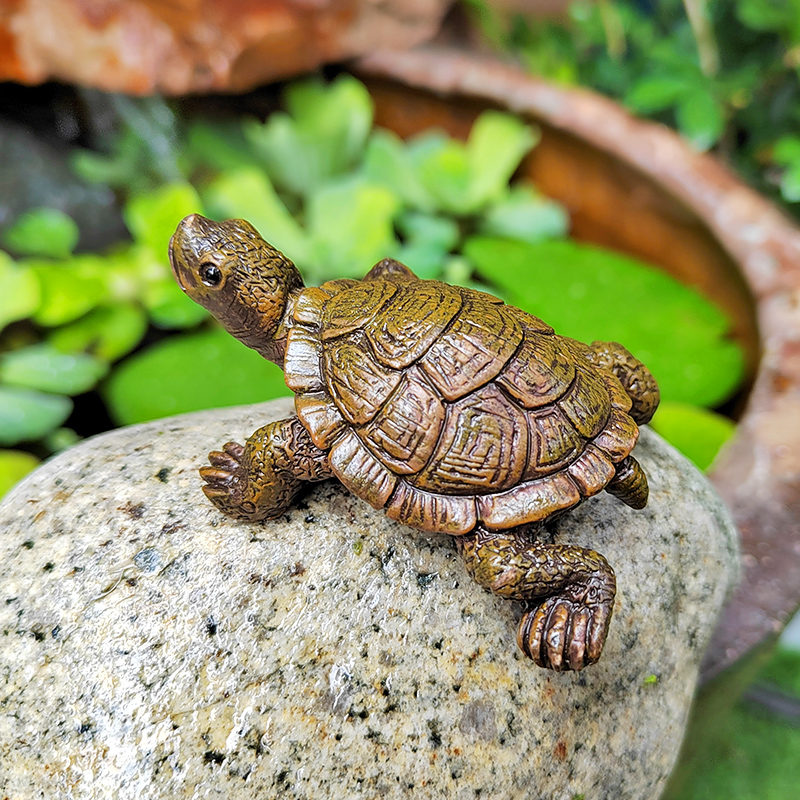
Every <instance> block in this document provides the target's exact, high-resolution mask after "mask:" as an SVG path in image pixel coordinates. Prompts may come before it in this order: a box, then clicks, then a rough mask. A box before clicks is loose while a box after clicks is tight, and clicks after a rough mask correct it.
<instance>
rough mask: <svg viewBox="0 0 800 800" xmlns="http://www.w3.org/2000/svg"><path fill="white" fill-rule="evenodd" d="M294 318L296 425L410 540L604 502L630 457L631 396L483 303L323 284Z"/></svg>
mask: <svg viewBox="0 0 800 800" xmlns="http://www.w3.org/2000/svg"><path fill="white" fill-rule="evenodd" d="M331 292H338V294H333V295H332V296H331ZM306 295H308V297H306ZM294 316H295V319H296V320H297V321H298V322H299V323H300V325H298V326H297V327H296V328H294V329H292V331H291V333H290V336H289V340H288V344H287V354H286V375H287V384H289V385H290V386H291V387H292V388H295V387H297V388H296V389H295V391H296V392H297V394H296V409H297V414H298V416H299V418H300V419H301V421H302V422H303V423H304V424H305V425H306V427H307V428H308V430H309V432H310V433H311V435H312V438H313V439H314V442H315V444H317V445H318V446H319V447H324V448H330V461H331V467H332V470H333V472H334V473H335V474H336V475H337V477H339V479H340V480H341V481H342V482H343V483H344V484H345V485H346V486H348V487H349V488H350V489H351V490H352V491H353V493H354V494H356V495H357V496H358V497H361V498H362V499H364V500H366V501H367V502H369V503H370V504H372V505H373V506H375V507H384V508H385V509H386V513H387V515H388V516H389V517H391V518H393V519H397V520H400V521H402V522H404V523H405V524H408V525H411V526H412V527H417V528H421V529H423V530H439V531H442V532H446V533H453V534H460V533H466V532H468V531H471V530H472V529H473V528H474V527H475V525H476V524H477V523H478V522H479V521H482V522H483V523H484V524H485V525H486V526H487V527H489V528H493V529H505V528H508V527H511V526H514V525H519V524H524V523H529V522H535V521H537V520H540V519H544V518H546V517H547V516H549V515H550V514H552V513H553V512H555V511H559V510H562V509H566V508H569V507H571V506H574V505H577V504H578V503H579V502H580V500H581V499H582V498H583V497H589V496H591V495H593V494H596V493H597V492H599V491H601V490H602V489H603V488H605V486H606V485H607V484H608V482H609V481H610V480H611V479H612V478H613V476H614V470H615V467H614V464H615V463H617V462H619V461H621V460H622V459H623V458H625V456H627V455H628V454H629V453H630V451H631V450H632V449H633V446H634V444H635V442H636V438H637V435H638V428H637V426H636V424H635V423H634V422H633V420H632V419H631V418H630V417H629V416H628V414H627V411H628V410H629V409H630V407H631V400H630V397H629V396H628V395H627V393H626V392H625V390H624V388H623V387H622V384H621V383H620V382H619V380H617V378H616V377H614V375H612V374H610V373H606V372H605V371H599V370H597V369H596V368H595V367H594V366H593V364H592V363H591V361H590V360H589V358H588V357H587V356H586V353H588V352H589V348H588V347H587V346H586V345H582V344H581V343H579V342H573V341H572V340H570V339H566V338H565V337H560V336H556V335H554V334H553V332H552V328H550V327H549V326H547V325H545V324H544V323H542V322H541V321H539V320H537V319H536V318H534V317H528V315H526V314H524V312H521V311H519V309H514V308H512V307H510V306H505V305H503V304H502V303H499V302H498V301H497V300H496V299H495V298H491V297H490V296H488V295H487V296H484V295H483V294H482V293H478V292H474V291H472V290H468V289H457V288H454V287H450V286H447V285H445V284H440V283H437V282H433V281H408V282H400V281H395V282H392V281H389V280H383V279H377V280H370V281H363V282H351V281H334V282H330V284H326V285H324V286H323V287H320V289H307V290H304V291H303V293H302V295H301V298H300V299H299V300H298V302H297V305H296V309H295V314H294ZM295 331H297V332H295ZM584 351H586V352H584ZM290 373H291V375H290ZM295 373H296V374H295ZM459 378H460V381H461V382H460V383H459V381H458V379H459ZM290 381H291V383H290Z"/></svg>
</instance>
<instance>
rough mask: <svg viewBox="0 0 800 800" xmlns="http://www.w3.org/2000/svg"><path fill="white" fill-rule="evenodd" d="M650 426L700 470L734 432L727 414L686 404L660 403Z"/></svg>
mask: <svg viewBox="0 0 800 800" xmlns="http://www.w3.org/2000/svg"><path fill="white" fill-rule="evenodd" d="M650 425H651V426H652V428H653V430H655V431H656V432H657V433H659V434H661V436H663V437H664V438H665V439H666V440H667V441H668V442H669V443H670V444H672V445H673V446H674V447H676V448H677V449H678V450H680V451H681V452H682V453H683V454H684V455H685V456H686V457H687V458H688V459H690V460H691V461H693V462H694V463H695V465H696V466H697V467H698V469H701V470H708V469H709V468H710V467H711V465H712V463H713V462H714V459H715V458H716V457H717V454H718V453H719V451H720V449H721V448H722V446H723V445H724V444H725V442H727V441H728V440H729V439H730V438H731V437H732V436H733V434H734V432H735V431H736V424H735V423H734V422H733V420H731V419H728V417H723V416H722V415H721V414H715V413H714V412H713V411H709V410H708V409H706V408H698V407H697V406H692V405H688V404H686V403H670V402H662V403H661V405H660V406H659V407H658V411H656V413H655V416H654V417H653V420H652V422H651V423H650Z"/></svg>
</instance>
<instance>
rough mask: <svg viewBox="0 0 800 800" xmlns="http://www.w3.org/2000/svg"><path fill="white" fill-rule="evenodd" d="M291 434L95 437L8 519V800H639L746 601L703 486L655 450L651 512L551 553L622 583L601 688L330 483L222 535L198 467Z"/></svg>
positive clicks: (3, 641) (605, 521)
mask: <svg viewBox="0 0 800 800" xmlns="http://www.w3.org/2000/svg"><path fill="white" fill-rule="evenodd" d="M289 408H290V406H288V405H287V401H276V402H275V403H272V404H267V405H262V406H254V407H248V408H243V409H223V410H216V411H207V412H201V413H198V414H191V415H187V416H184V417H178V418H173V419H169V420H162V421H159V422H154V423H148V424H146V425H141V426H136V427H133V428H129V429H124V430H120V431H116V432H113V433H110V434H105V435H102V436H99V437H96V438H95V439H92V440H89V441H87V442H85V443H83V444H81V445H79V446H77V447H75V448H74V449H72V450H70V451H68V452H67V453H65V454H63V455H61V456H59V457H58V458H56V459H54V460H53V461H51V462H49V463H48V464H45V465H44V466H43V467H41V468H40V469H39V470H38V471H36V472H35V473H33V474H32V475H31V476H30V477H29V478H27V479H26V480H25V481H24V482H23V483H22V484H20V486H19V487H18V488H17V489H16V490H14V491H13V492H12V493H11V494H10V495H9V496H8V497H7V499H6V500H5V502H4V503H3V505H2V506H0V563H2V565H3V567H2V575H1V576H0V708H1V709H2V714H0V764H2V765H3V769H2V770H1V771H0V797H9V798H14V800H18V799H20V800H22V799H24V798H33V797H47V798H57V799H59V800H60V799H61V798H72V799H75V798H80V799H81V800H88V799H89V798H107V797H115V798H118V799H119V800H138V798H141V797H147V798H152V799H153V800H161V799H162V798H163V800H167V799H169V800H178V799H179V798H190V797H191V798H199V797H204V798H211V797H220V798H222V797H224V798H226V800H237V798H248V800H249V799H250V798H254V797H257V798H273V797H281V798H289V799H291V800H294V799H296V800H300V799H301V798H303V799H310V798H313V799H314V800H321V799H322V798H343V797H347V798H375V797H382V798H406V797H414V798H454V800H467V798H476V797H482V798H493V800H511V799H512V798H514V800H517V799H518V798H531V799H532V800H533V799H534V798H535V799H536V800H544V799H546V800H550V799H552V800H574V798H576V797H586V798H592V800H605V799H606V798H608V799H609V800H610V799H611V798H613V800H626V799H628V798H629V799H630V800H648V798H652V799H653V800H655V798H657V797H658V795H659V793H660V789H661V788H662V787H663V784H664V781H665V779H666V777H667V775H668V774H669V772H670V770H671V768H672V766H673V763H674V761H675V758H676V756H677V752H678V748H679V746H680V741H681V735H682V732H683V727H684V723H685V721H686V716H687V711H688V708H689V705H690V702H691V699H692V694H693V691H694V688H695V684H696V679H697V674H698V665H699V663H700V659H701V656H702V654H703V649H704V647H705V645H706V643H707V642H708V640H709V637H710V635H711V632H712V629H713V626H714V622H715V620H716V618H717V615H718V613H719V611H720V608H721V606H722V604H723V602H724V600H725V598H726V595H727V594H728V593H729V591H730V589H731V587H732V585H733V583H734V582H735V581H736V579H737V576H738V544H737V537H736V532H735V529H734V528H733V525H732V523H731V521H730V518H729V516H728V514H727V512H726V511H725V509H724V507H723V506H722V505H721V503H720V501H719V500H718V498H717V497H716V495H715V494H714V492H713V490H712V489H711V487H710V485H709V484H708V483H707V481H706V480H705V479H704V478H703V477H702V476H701V475H700V474H699V473H698V472H697V471H696V470H695V469H694V468H693V467H692V466H691V465H690V464H689V463H688V462H687V461H686V460H685V459H683V458H682V457H681V456H679V455H678V454H677V453H676V452H675V451H674V450H672V448H670V447H669V446H668V445H667V444H665V443H664V442H663V441H662V440H660V439H659V438H658V437H657V436H656V435H655V434H653V433H652V432H650V431H649V430H647V429H646V430H644V431H643V433H642V437H641V441H640V444H639V445H638V446H637V450H636V454H637V457H638V458H639V459H640V461H641V462H642V464H643V465H644V467H645V469H646V470H647V472H648V473H649V476H650V485H651V500H650V504H649V505H648V507H647V508H646V509H645V510H644V511H633V510H631V509H629V508H627V507H626V506H623V505H622V504H621V503H619V502H618V501H617V500H615V499H613V498H612V497H611V496H609V495H603V496H602V497H599V498H595V499H593V500H590V501H588V502H586V503H584V504H583V506H581V507H580V508H578V509H577V510H575V511H574V512H572V513H571V514H569V515H566V516H564V517H562V518H561V519H559V520H558V521H557V522H555V523H553V524H551V525H550V526H549V529H548V530H547V531H546V532H544V533H543V535H545V536H549V537H552V538H553V539H555V540H557V541H567V542H574V543H576V544H580V545H584V546H591V547H593V548H595V549H597V550H599V551H600V552H602V553H604V554H605V555H606V556H607V558H608V560H609V561H610V562H611V564H612V565H613V566H614V568H615V569H616V573H617V579H618V584H619V592H618V597H617V603H616V608H615V616H614V620H613V622H612V626H611V632H610V635H609V638H608V641H607V644H606V648H605V652H604V653H603V656H602V658H601V660H600V662H599V663H598V664H596V665H594V666H591V667H589V668H587V669H585V670H584V671H583V672H581V673H563V674H555V673H552V672H549V671H546V670H542V669H540V668H538V667H536V666H535V665H534V664H533V663H532V662H530V661H528V660H527V659H525V658H524V657H523V656H522V655H521V654H520V653H519V652H518V651H517V649H516V646H515V644H514V636H515V629H516V622H515V618H516V617H517V616H518V614H519V608H518V607H516V606H515V604H513V603H509V602H507V601H504V600H501V599H497V598H495V597H493V596H492V595H490V594H488V593H486V592H484V591H483V590H482V589H481V588H479V587H478V586H477V585H476V584H474V583H473V582H472V581H471V580H470V579H469V578H468V577H467V575H466V573H465V571H464V567H463V564H462V563H461V561H460V559H459V557H458V555H457V553H456V551H455V547H454V545H453V542H452V540H451V539H450V538H449V537H447V536H443V535H425V534H420V533H417V532H415V531H412V530H410V529H408V528H405V527H403V526H401V525H398V524H396V523H394V522H391V521H390V520H387V519H386V518H385V517H384V515H383V514H382V513H381V512H378V511H374V510H373V509H371V508H369V507H368V506H367V505H365V504H364V503H363V502H361V501H359V500H357V499H356V498H354V497H352V496H350V495H349V494H348V493H347V492H346V491H344V490H343V489H342V488H340V487H339V486H338V485H337V484H335V483H332V482H329V483H326V484H321V485H318V486H316V487H315V488H314V489H313V490H312V491H311V492H310V493H309V494H308V495H307V496H306V497H305V498H304V499H303V500H302V501H301V502H300V503H299V504H298V506H297V507H296V508H295V509H294V510H292V511H291V512H290V513H288V514H287V515H286V516H285V517H283V518H281V519H279V520H277V521H272V522H269V523H265V524H245V523H240V522H236V521H235V520H232V519H229V518H226V517H224V516H223V515H222V514H220V513H218V512H217V511H216V510H215V509H214V508H212V507H211V506H210V505H209V504H208V502H207V501H206V500H205V498H204V497H203V495H202V494H201V492H200V489H199V486H200V481H199V478H198V475H197V468H198V467H199V466H200V465H202V463H203V462H204V460H205V459H204V454H205V453H206V451H208V450H209V449H212V448H214V447H216V446H218V445H219V444H221V443H222V442H225V441H227V440H228V439H231V438H234V439H238V440H242V439H243V438H244V437H245V436H246V435H247V434H249V433H250V432H251V431H252V430H253V429H255V428H256V427H258V426H259V425H261V424H263V423H264V422H265V421H267V420H268V419H270V418H278V417H280V416H285V414H286V412H287V410H288V409H289Z"/></svg>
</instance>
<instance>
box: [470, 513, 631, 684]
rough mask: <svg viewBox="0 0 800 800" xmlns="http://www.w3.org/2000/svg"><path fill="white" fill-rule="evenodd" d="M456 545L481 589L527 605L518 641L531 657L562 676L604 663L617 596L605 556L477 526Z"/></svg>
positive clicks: (518, 530)
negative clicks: (605, 647) (603, 657)
mask: <svg viewBox="0 0 800 800" xmlns="http://www.w3.org/2000/svg"><path fill="white" fill-rule="evenodd" d="M456 541H457V542H458V549H459V552H460V553H461V556H462V557H463V559H464V563H465V565H466V567H467V572H469V574H470V575H471V576H472V577H473V578H474V579H475V580H476V581H477V582H478V583H479V584H480V585H481V586H483V587H484V588H486V589H489V591H491V592H493V593H494V594H497V595H500V596H501V597H506V598H509V599H512V600H522V601H523V602H524V603H525V610H524V612H523V614H522V619H521V620H520V623H519V628H518V632H517V643H518V645H519V647H520V650H522V652H523V653H524V654H525V655H526V656H528V658H530V659H532V660H533V661H534V662H535V663H536V664H538V665H539V666H540V667H546V668H548V669H552V670H556V671H558V672H562V671H565V670H580V669H583V668H584V667H585V666H587V665H589V664H594V663H595V662H596V661H597V660H598V659H599V658H600V654H601V652H602V650H603V645H604V644H605V640H606V634H607V632H608V626H609V623H610V622H611V614H612V611H613V607H614V596H615V593H616V579H615V577H614V571H613V570H612V569H611V567H610V566H609V564H608V562H607V561H606V560H605V558H603V556H601V555H600V554H599V553H596V552H594V550H586V549H584V548H581V547H575V546H572V545H560V544H545V543H542V542H537V541H536V540H535V539H533V538H532V537H531V535H530V533H529V529H528V528H526V527H525V526H523V527H520V528H516V529H511V530H507V531H488V530H486V529H484V528H476V529H475V531H473V532H472V533H470V534H467V535H466V536H461V537H458V539H457V540H456Z"/></svg>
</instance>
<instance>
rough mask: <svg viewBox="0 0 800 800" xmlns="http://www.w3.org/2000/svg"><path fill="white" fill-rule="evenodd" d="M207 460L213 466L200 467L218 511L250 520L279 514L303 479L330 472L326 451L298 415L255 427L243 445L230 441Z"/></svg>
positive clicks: (326, 475) (322, 477)
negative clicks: (313, 438)
mask: <svg viewBox="0 0 800 800" xmlns="http://www.w3.org/2000/svg"><path fill="white" fill-rule="evenodd" d="M208 460H209V461H210V462H211V466H210V467H202V468H201V469H200V475H201V476H202V478H203V480H204V481H205V482H206V485H205V486H203V492H204V493H205V495H206V497H208V499H209V500H210V501H211V502H212V503H213V504H214V505H215V506H216V507H217V508H218V509H219V510H220V511H224V512H225V513H226V514H230V515H231V516H232V517H237V518H238V519H245V520H249V521H251V522H256V521H258V520H262V519H269V518H272V517H278V516H280V515H281V514H283V513H284V512H285V511H286V510H287V509H288V508H289V507H290V506H291V505H292V502H293V501H294V499H295V497H296V496H297V494H298V493H299V491H300V490H301V488H302V486H303V484H304V483H306V482H309V481H321V480H325V479H326V478H330V477H331V476H332V474H333V473H332V472H331V470H330V466H329V465H328V455H327V453H326V452H325V451H324V450H320V449H319V448H318V447H317V446H316V445H315V444H314V442H312V441H311V437H310V436H309V434H308V431H307V430H306V429H305V428H304V427H303V426H302V424H301V423H300V422H299V420H298V419H297V418H291V419H283V420H278V421H277V422H271V423H270V424H269V425H265V426H264V427H263V428H259V429H258V430H257V431H256V432H255V433H254V434H253V435H252V436H251V437H250V438H249V439H248V440H247V443H246V444H245V445H244V447H242V445H240V444H237V443H236V442H228V443H227V444H226V445H224V446H223V448H222V450H213V451H212V452H211V453H209V454H208Z"/></svg>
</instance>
